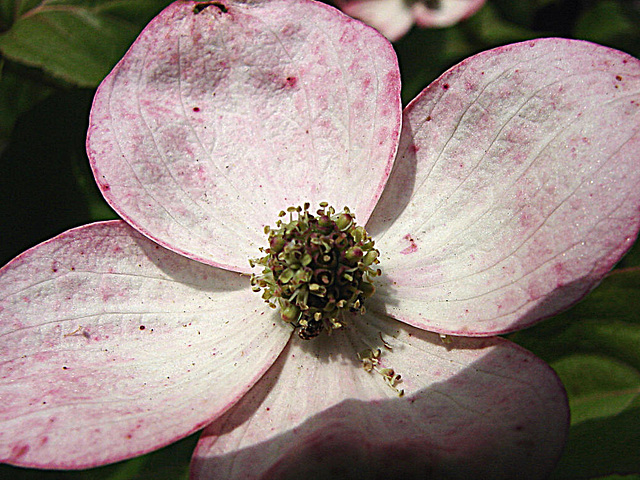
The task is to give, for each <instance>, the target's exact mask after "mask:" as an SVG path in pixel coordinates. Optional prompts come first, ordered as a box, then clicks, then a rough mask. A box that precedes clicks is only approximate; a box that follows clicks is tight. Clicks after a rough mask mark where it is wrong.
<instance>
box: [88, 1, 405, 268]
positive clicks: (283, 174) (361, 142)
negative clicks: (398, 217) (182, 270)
mask: <svg viewBox="0 0 640 480" xmlns="http://www.w3.org/2000/svg"><path fill="white" fill-rule="evenodd" d="M301 18H307V19H313V21H308V22H300V19H301ZM399 92H400V80H399V72H398V66H397V61H396V57H395V54H394V52H393V49H392V47H391V45H390V44H389V43H388V42H387V41H386V39H384V38H383V37H382V36H380V35H379V34H378V33H377V32H375V31H374V30H373V29H370V28H369V27H367V26H365V25H363V24H361V23H360V22H357V21H354V20H353V19H351V18H349V17H347V16H345V15H343V14H342V13H340V12H339V11H337V10H335V9H334V8H333V7H329V6H327V5H324V4H320V3H315V2H311V1H304V0H303V1H299V0H295V1H294V0H269V1H266V0H265V1H257V2H250V3H246V2H232V1H229V0H221V1H219V2H200V3H197V2H185V1H180V2H176V3H174V4H172V5H171V6H169V7H168V8H167V9H166V10H164V11H163V12H162V13H161V14H160V15H159V16H158V17H156V18H155V19H154V20H153V21H152V22H151V23H150V24H149V25H148V26H147V28H146V29H145V30H144V31H143V32H142V34H141V35H140V37H139V38H138V39H137V40H136V42H135V43H134V44H133V46H132V47H131V49H130V50H129V52H128V53H127V54H126V56H125V57H124V58H123V59H122V61H121V62H120V63H119V64H118V65H117V66H116V68H115V69H114V70H113V71H112V72H111V74H110V75H109V76H108V77H107V78H106V79H105V80H104V82H103V83H102V85H101V86H100V88H99V90H98V93H97V94H96V97H95V100H94V104H93V108H92V113H91V121H90V128H89V136H88V153H89V157H90V159H91V163H92V168H93V170H94V174H95V177H96V180H97V182H98V185H99V186H100V189H101V190H102V192H103V194H104V196H105V198H106V199H107V201H108V202H109V203H110V204H111V205H112V206H113V208H114V209H115V210H116V211H117V212H118V213H120V214H121V215H122V217H123V218H124V219H125V220H127V222H129V223H130V224H131V225H133V226H134V227H135V228H136V229H138V230H139V231H141V232H142V233H143V234H145V235H147V236H149V237H150V238H152V239H154V240H156V241H158V242H159V243H160V244H162V245H163V246H166V247H167V248H170V249H171V250H174V251H176V252H179V253H182V254H184V255H186V256H188V257H190V258H193V259H196V260H200V261H202V262H204V263H209V264H212V265H217V266H222V267H224V268H228V269H231V270H235V271H241V272H248V271H250V267H249V264H248V262H247V259H248V258H250V257H256V256H257V252H258V250H257V249H258V247H259V246H262V245H264V244H265V242H266V240H265V239H264V233H263V227H264V225H273V224H274V223H275V221H276V220H277V214H278V212H279V211H281V210H282V209H285V208H287V207H288V206H291V205H301V204H302V203H304V202H306V201H309V202H312V204H313V205H315V204H317V203H318V202H320V201H328V202H330V203H331V204H332V205H335V206H336V208H338V209H341V208H342V207H343V206H344V205H348V206H349V207H350V208H351V210H352V211H354V212H355V213H356V214H357V216H358V220H359V221H360V222H363V221H365V220H366V219H368V217H369V216H370V214H371V212H372V210H373V208H374V206H375V204H376V202H377V200H378V198H379V196H380V195H381V193H382V189H383V188H384V184H385V183H386V180H387V177H388V175H389V171H390V169H391V166H392V163H393V159H394V156H395V152H396V149H397V143H398V137H399V130H400V123H401V121H400V119H401V106H400V95H399Z"/></svg>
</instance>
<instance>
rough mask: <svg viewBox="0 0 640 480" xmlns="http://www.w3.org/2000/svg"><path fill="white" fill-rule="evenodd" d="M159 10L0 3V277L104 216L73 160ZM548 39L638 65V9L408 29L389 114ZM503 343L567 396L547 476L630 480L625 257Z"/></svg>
mask: <svg viewBox="0 0 640 480" xmlns="http://www.w3.org/2000/svg"><path fill="white" fill-rule="evenodd" d="M444 1H446V0H441V2H444ZM425 2H426V3H427V4H428V5H430V6H432V7H434V8H437V6H438V5H437V4H438V2H437V1H436V2H434V1H433V0H428V1H427V0H425ZM168 3H170V2H168V1H166V0H136V1H133V0H131V1H126V0H0V172H1V173H0V265H4V264H5V263H7V262H8V261H9V260H10V259H11V258H13V257H14V256H16V255H17V254H19V253H20V252H22V251H24V250H25V249H27V248H29V247H31V246H34V245H36V244H37V243H39V242H41V241H43V240H46V239H48V238H50V237H52V236H54V235H57V234H58V233H61V232H63V231H65V230H67V229H69V228H71V227H75V226H78V225H82V224H85V223H88V222H92V221H96V220H106V219H112V218H116V215H115V214H114V213H113V212H112V211H111V209H110V208H109V207H108V206H107V205H106V203H105V202H104V201H103V199H102V197H101V195H100V193H99V192H98V189H97V187H96V186H95V183H94V181H93V177H92V175H91V171H90V169H89V163H88V159H87V157H86V153H85V146H84V142H85V135H86V130H87V123H88V115H89V110H90V107H91V101H92V98H93V94H94V91H95V88H96V87H97V85H98V84H99V83H100V81H101V80H102V78H103V77H104V76H105V75H106V74H107V73H108V72H109V70H110V69H111V68H112V67H113V65H114V64H115V63H116V62H117V61H118V60H119V58H120V57H121V56H122V55H123V54H124V52H125V51H126V49H127V48H128V46H129V45H130V44H131V42H132V41H133V40H134V39H135V37H136V36H137V34H138V33H139V31H140V30H141V29H142V28H143V26H144V25H145V24H146V23H147V22H148V21H149V20H150V19H151V18H152V17H153V16H154V15H155V14H157V13H158V12H159V11H160V10H161V9H162V8H163V7H164V6H166V5H167V4H168ZM550 36H559V37H566V38H577V39H583V40H589V41H593V42H597V43H600V44H602V45H606V46H610V47H613V48H617V49H619V50H622V51H624V52H627V53H629V54H631V55H634V56H636V57H640V1H638V0H516V1H513V0H487V1H486V2H485V3H484V5H483V6H482V7H481V8H480V9H479V10H478V11H477V12H475V13H474V14H473V15H471V16H470V17H468V18H466V19H465V20H462V21H460V22H459V23H457V24H455V25H453V26H450V27H446V28H419V27H413V28H412V29H411V30H409V32H408V33H407V34H406V35H404V36H403V37H402V38H400V39H398V40H397V41H395V42H394V44H393V45H394V47H395V49H396V51H397V53H398V57H399V62H400V69H401V74H402V81H403V92H402V98H403V103H404V104H406V103H407V102H408V101H409V100H411V99H412V98H413V97H415V95H416V94H417V93H418V92H420V91H421V90H422V89H423V88H424V87H425V86H427V85H428V84H429V83H430V82H431V81H432V80H433V79H435V78H436V77H438V76H439V75H440V74H441V73H442V72H443V71H445V70H446V69H448V68H449V67H451V66H452V65H454V64H455V63H457V62H458V61H460V60H462V59H464V58H466V57H468V56H470V55H472V54H474V53H477V52H480V51H482V50H486V49H489V48H493V47H496V46H499V45H505V44H508V43H513V42H518V41H522V40H526V39H531V38H538V37H550ZM509 338H510V339H512V340H514V341H516V342H518V343H520V344H521V345H523V346H525V347H526V348H528V349H530V350H532V351H533V352H534V353H536V354H537V355H538V356H540V357H542V358H543V359H545V360H546V361H547V362H549V363H550V364H551V366H552V367H553V368H554V369H555V370H556V371H557V372H558V374H559V375H560V378H561V379H562V381H563V383H564V384H565V387H566V388H567V391H568V393H569V398H570V404H571V410H572V424H571V431H570V438H569V443H568V445H567V449H566V451H565V454H564V456H563V457H562V458H561V460H560V462H559V464H558V466H557V468H556V470H555V472H554V474H553V476H552V478H554V479H582V478H603V479H604V478H606V479H611V480H613V479H622V478H624V479H640V254H639V253H638V248H637V247H636V248H634V249H633V250H632V252H631V253H630V254H629V255H627V257H625V259H623V261H622V262H621V263H620V264H619V265H618V267H617V268H616V270H615V271H614V272H613V273H612V274H611V275H610V276H609V277H608V278H607V279H605V281H604V282H603V283H602V284H601V285H600V286H599V287H598V288H597V289H596V290H595V291H594V292H593V293H592V294H591V295H590V296H589V297H588V298H587V300H585V301H584V302H582V303H580V304H579V305H577V306H576V307H574V308H573V309H572V310H570V311H569V312H566V313H565V314H562V315H560V316H558V317H556V318H554V319H551V320H547V321H546V322H542V324H539V325H538V326H536V327H533V328H530V329H528V330H525V331H523V332H519V333H517V334H513V335H510V336H509ZM196 440H197V436H195V435H194V436H192V437H189V438H187V439H185V440H183V441H181V442H178V443H176V444H174V445H171V446H169V447H167V448H165V449H163V450H160V451H158V452H155V453H152V454H149V455H146V456H142V457H139V458H135V459H132V460H130V461H126V462H122V463H119V464H115V465H110V466H107V467H102V468H98V469H94V470H87V471H81V472H41V471H37V470H28V469H20V468H15V467H10V466H6V465H1V466H0V479H4V478H6V479H17V480H20V479H44V480H47V479H98V478H99V479H109V480H117V479H118V480H119V479H148V478H153V479H182V478H184V479H186V478H187V469H188V464H189V458H190V454H191V452H192V450H193V447H194V446H195V443H196Z"/></svg>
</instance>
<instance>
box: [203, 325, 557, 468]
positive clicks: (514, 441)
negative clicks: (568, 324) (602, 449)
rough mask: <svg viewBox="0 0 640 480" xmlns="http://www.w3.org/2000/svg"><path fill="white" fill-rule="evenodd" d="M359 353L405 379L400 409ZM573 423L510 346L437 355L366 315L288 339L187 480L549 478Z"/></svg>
mask: <svg viewBox="0 0 640 480" xmlns="http://www.w3.org/2000/svg"><path fill="white" fill-rule="evenodd" d="M383 340H384V342H386V343H387V344H388V345H387V346H389V347H391V348H392V349H393V350H389V349H388V348H386V347H385V345H384V344H383ZM364 348H370V349H376V348H380V349H381V351H382V354H381V356H380V366H381V367H385V368H389V367H391V368H394V369H395V371H396V372H397V373H399V374H401V375H402V382H401V383H399V384H398V387H399V388H403V389H404V391H405V395H404V396H403V397H399V396H398V395H397V394H396V393H395V392H394V391H393V390H392V389H391V388H390V387H389V386H388V385H386V384H385V383H384V381H383V379H382V376H381V375H378V374H377V373H375V372H370V373H367V372H366V371H365V370H364V369H363V368H362V367H361V366H360V364H359V361H358V357H357V352H358V351H361V350H362V349H364ZM568 415H569V412H568V406H567V400H566V396H565V393H564V389H563V387H562V385H561V383H560V381H559V380H558V378H557V377H556V375H555V374H554V373H553V371H552V370H551V368H550V367H548V366H547V365H546V364H545V363H544V362H542V361H541V360H539V359H538V358H536V357H535V356H533V355H532V354H531V353H529V352H527V351H525V350H523V349H522V348H520V347H518V346H516V345H515V344H513V343H510V342H508V341H506V340H504V339H501V338H483V339H469V338H454V339H452V343H450V344H444V343H443V342H442V341H441V340H440V337H439V336H438V335H437V334H433V333H429V332H425V331H421V330H418V329H415V328H413V327H410V326H408V325H403V324H401V323H400V322H396V321H393V320H391V319H389V318H388V317H386V318H383V317H380V318H377V317H375V316H373V315H367V316H366V317H365V319H364V320H360V319H358V320H355V321H354V323H353V324H352V325H351V328H350V329H349V330H347V331H337V332H334V334H332V335H331V336H330V337H326V336H325V337H324V338H318V339H314V340H313V341H308V342H304V341H300V340H299V339H298V338H297V337H294V338H293V339H292V341H291V343H290V345H289V348H287V349H286V350H285V351H284V352H283V354H282V356H281V357H280V358H279V359H278V361H277V362H276V363H275V364H274V365H273V367H272V368H271V370H269V372H267V374H266V375H265V376H264V377H263V378H262V379H261V380H260V381H259V382H258V383H257V384H256V385H255V386H254V388H253V389H252V390H250V391H249V393H248V394H247V395H246V396H245V397H244V398H243V399H242V400H241V401H240V402H239V403H238V404H237V405H236V406H235V407H234V408H233V409H231V410H229V411H228V412H227V413H226V414H225V415H224V416H223V417H221V418H220V419H218V420H217V421H216V422H214V423H213V424H212V425H210V426H209V427H207V429H205V431H204V433H203V435H202V437H201V439H200V441H199V444H198V447H197V449H196V451H195V454H194V458H193V461H192V478H194V479H199V480H204V479H212V478H225V479H230V480H231V479H243V480H252V479H261V480H265V479H272V478H273V479H285V478H291V479H298V478H341V479H343V478H344V479H346V478H403V479H405V478H411V479H413V478H464V479H467V478H496V479H498V478H508V479H511V478H527V479H529V478H544V477H545V475H546V474H548V473H549V471H550V470H551V468H552V467H553V465H554V464H555V462H556V461H557V459H558V458H559V456H560V453H561V450H562V447H563V445H564V442H565V440H566V435H567V431H568V418H569V417H568Z"/></svg>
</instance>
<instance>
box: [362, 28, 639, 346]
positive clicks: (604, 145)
mask: <svg viewBox="0 0 640 480" xmlns="http://www.w3.org/2000/svg"><path fill="white" fill-rule="evenodd" d="M639 187H640V62H639V61H638V60H637V59H634V58H632V57H630V56H628V55H626V54H624V53H621V52H618V51H616V50H612V49H608V48H605V47H601V46H597V45H594V44H591V43H588V42H581V41H571V40H564V39H542V40H534V41H530V42H525V43H520V44H515V45H510V46H506V47H501V48H498V49H495V50H492V51H488V52H484V53H482V54H480V55H477V56H475V57H472V58H470V59H468V60H465V61H464V62H462V63H461V64H460V65H458V66H456V67H454V68H452V69H451V70H449V71H448V72H447V73H445V74H444V75H443V76H442V77H441V78H439V79H438V80H437V81H436V82H434V83H433V84H432V85H430V87H429V88H428V89H427V90H425V91H424V92H423V93H422V94H421V95H420V96H419V97H417V98H416V100H414V102H413V103H412V104H411V105H410V106H409V107H407V109H406V111H405V117H404V125H403V138H402V140H401V146H400V150H399V154H398V160H397V161H396V164H395V167H394V171H393V172H392V176H391V178H390V180H389V182H388V184H387V189H386V190H385V193H384V195H383V197H382V199H381V201H380V203H379V205H378V209H377V210H376V211H375V212H374V215H373V217H372V219H371V221H370V222H369V224H368V225H367V229H368V231H369V232H370V233H371V234H372V236H373V237H374V239H375V240H376V242H377V246H378V248H379V249H380V251H381V267H382V269H383V277H382V279H381V284H380V285H379V289H378V292H377V294H376V296H375V297H374V298H373V299H372V302H370V303H369V305H368V306H369V308H373V309H375V310H377V311H381V312H386V313H387V314H389V315H391V316H393V317H395V318H398V319H400V320H403V321H407V322H410V323H412V324H413V325H415V326H418V327H421V328H425V329H428V330H431V331H437V332H442V333H451V334H454V335H471V336H474V335H480V336H482V335H491V334H496V333H502V332H507V331H512V330H516V329H519V328H523V327H526V326H528V325H530V324H532V323H534V322H536V321H537V320H539V319H541V318H545V317H548V316H550V315H553V314H555V313H557V312H559V311H560V310H562V309H565V308H567V307H568V306H570V305H571V304H573V303H575V302H576V301H578V300H579V299H580V298H582V297H583V296H584V295H585V294H586V293H587V292H588V291H589V290H590V289H592V288H593V287H594V286H595V285H596V284H597V283H598V282H599V281H600V279H601V278H602V277H603V276H604V274H606V272H607V271H608V270H609V269H610V268H611V267H612V266H613V265H614V264H615V262H617V261H618V260H619V259H620V257H621V256H622V255H623V254H624V253H625V252H626V251H627V250H628V248H629V247H630V246H631V245H632V244H633V242H634V239H635V237H636V235H637V232H638V226H639V224H640V188H639Z"/></svg>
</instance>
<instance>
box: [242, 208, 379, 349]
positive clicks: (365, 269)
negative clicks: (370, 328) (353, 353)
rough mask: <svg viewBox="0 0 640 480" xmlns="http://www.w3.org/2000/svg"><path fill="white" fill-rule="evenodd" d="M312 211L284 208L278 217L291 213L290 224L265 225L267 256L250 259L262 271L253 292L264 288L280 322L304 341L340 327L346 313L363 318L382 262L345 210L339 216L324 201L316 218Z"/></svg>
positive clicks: (372, 244) (361, 229)
mask: <svg viewBox="0 0 640 480" xmlns="http://www.w3.org/2000/svg"><path fill="white" fill-rule="evenodd" d="M309 208H310V204H309V203H305V204H304V206H303V207H299V206H298V207H288V208H287V209H286V212H285V211H284V210H282V211H281V212H280V213H279V217H280V218H282V217H285V216H286V215H287V213H288V214H289V221H288V222H287V223H285V222H283V220H278V221H277V222H276V228H270V227H268V226H267V227H265V229H264V231H265V233H266V234H267V235H268V243H269V248H266V249H261V251H263V252H264V253H265V254H266V255H265V256H264V257H261V258H258V259H253V260H250V261H249V264H250V265H251V266H252V267H256V266H258V265H259V266H261V267H263V270H262V272H261V273H260V274H254V275H252V276H251V285H252V288H253V290H254V291H260V290H262V289H264V292H263V294H262V298H263V299H264V300H265V301H266V302H268V303H269V304H270V305H272V306H274V307H277V306H279V307H280V310H281V315H282V319H283V320H284V321H285V322H287V323H290V324H291V325H293V326H294V328H296V329H298V335H299V336H300V337H301V338H304V339H309V338H313V337H315V336H317V335H319V334H320V333H321V332H322V331H323V330H324V331H327V332H328V333H330V332H331V331H332V330H335V329H337V328H342V327H343V326H344V323H345V314H347V313H360V314H363V313H364V312H365V308H364V301H365V300H366V299H367V298H369V297H371V296H372V295H373V293H374V292H375V287H374V286H373V283H372V279H373V278H374V277H376V276H378V275H380V274H381V272H380V269H374V268H372V265H375V264H378V263H379V260H378V257H379V252H378V250H376V249H375V248H374V242H373V240H372V239H371V238H370V237H369V236H368V234H367V232H366V230H365V229H364V228H363V227H360V226H357V225H356V224H355V215H354V214H353V213H351V211H350V210H349V209H348V208H347V207H345V208H344V209H343V211H342V212H339V213H336V211H335V209H334V208H333V207H331V206H329V204H328V203H326V202H321V203H320V208H319V209H318V210H317V211H316V214H315V215H314V214H312V213H310V212H309Z"/></svg>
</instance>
